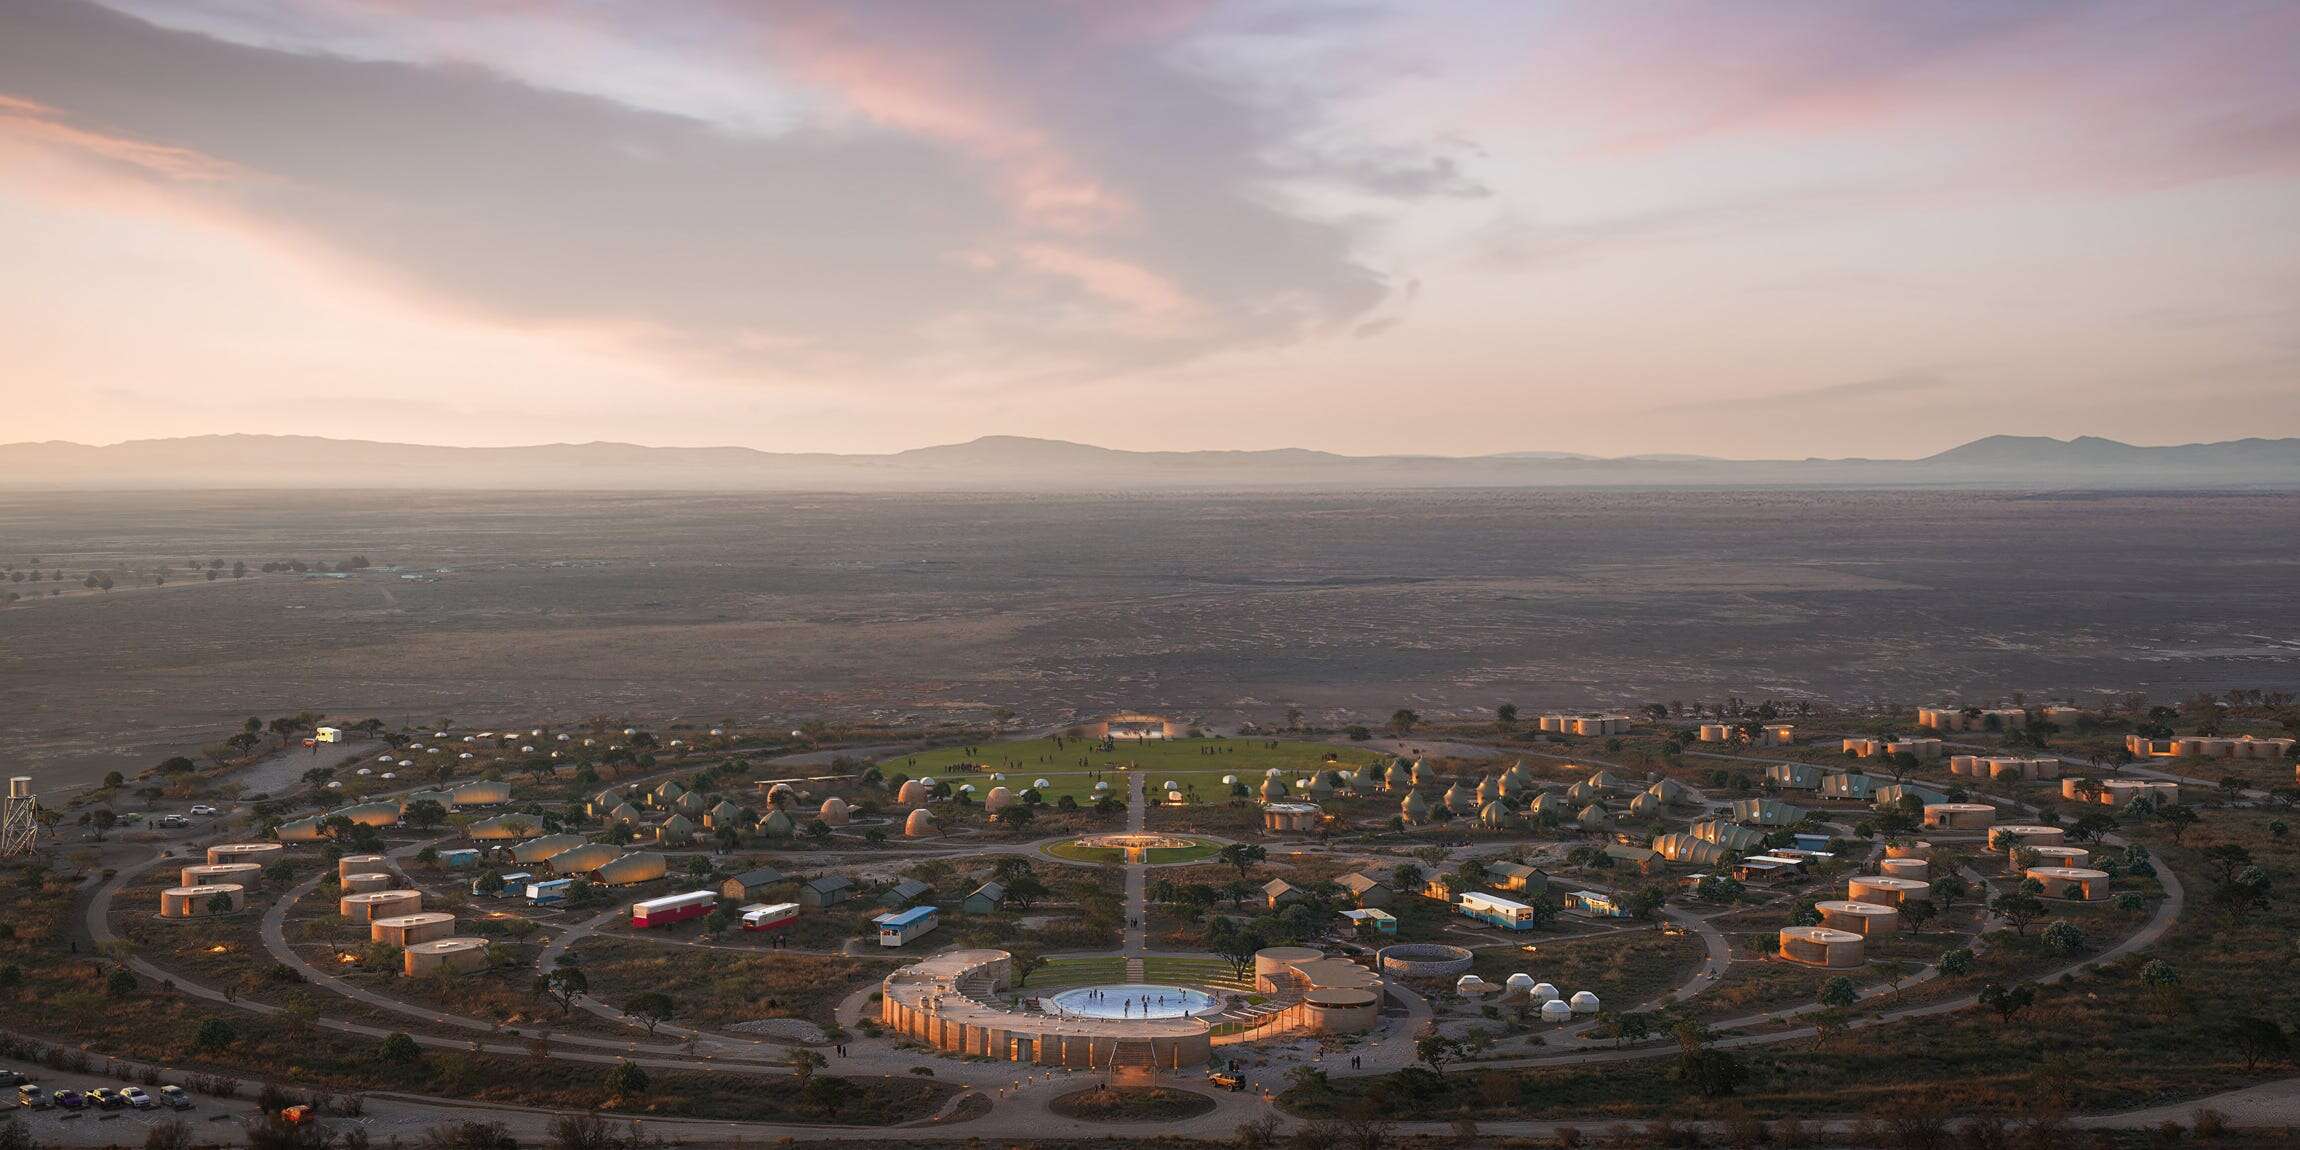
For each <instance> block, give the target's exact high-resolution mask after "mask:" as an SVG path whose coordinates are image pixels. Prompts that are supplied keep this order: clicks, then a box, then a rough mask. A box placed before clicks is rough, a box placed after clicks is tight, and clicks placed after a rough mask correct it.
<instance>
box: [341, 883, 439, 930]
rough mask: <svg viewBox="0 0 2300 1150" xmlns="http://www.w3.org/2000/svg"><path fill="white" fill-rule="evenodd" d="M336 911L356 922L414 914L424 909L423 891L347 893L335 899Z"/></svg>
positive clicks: (368, 921)
mask: <svg viewBox="0 0 2300 1150" xmlns="http://www.w3.org/2000/svg"><path fill="white" fill-rule="evenodd" d="M335 909H336V913H337V914H340V915H342V916H343V917H345V918H348V919H350V920H351V921H353V922H356V923H363V924H364V923H370V922H374V921H375V920H376V919H379V918H390V917H392V916H394V915H402V914H414V913H415V912H416V911H419V910H422V909H423V892H422V891H419V890H374V891H366V892H364V893H360V894H347V895H345V896H343V897H342V898H339V899H337V900H335Z"/></svg>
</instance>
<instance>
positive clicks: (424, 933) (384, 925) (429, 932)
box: [367, 910, 455, 949]
mask: <svg viewBox="0 0 2300 1150" xmlns="http://www.w3.org/2000/svg"><path fill="white" fill-rule="evenodd" d="M454 933H455V916H454V915H452V914H448V913H447V912H445V911H437V910H420V911H417V912H415V913H414V914H395V915H393V916H391V917H390V918H379V919H376V920H375V921H374V922H371V923H368V924H367V937H368V941H370V942H381V943H388V944H389V945H392V946H396V947H400V948H402V949H405V948H407V947H410V946H413V945H415V944H416V943H419V942H430V941H431V940H432V939H435V938H447V937H449V936H450V935H453V934H454Z"/></svg>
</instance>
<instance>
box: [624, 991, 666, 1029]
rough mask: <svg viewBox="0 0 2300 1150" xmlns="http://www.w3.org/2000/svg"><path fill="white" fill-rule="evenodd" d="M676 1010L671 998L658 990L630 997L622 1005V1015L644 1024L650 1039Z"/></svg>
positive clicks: (642, 992)
mask: <svg viewBox="0 0 2300 1150" xmlns="http://www.w3.org/2000/svg"><path fill="white" fill-rule="evenodd" d="M676 1009H677V1006H676V1005H675V1004H673V1003H672V1001H671V996H670V995H668V994H665V993H663V992H662V991H659V990H647V991H641V992H640V993H638V994H634V995H632V996H631V1000H630V1001H629V1002H626V1003H624V1004H623V1013H625V1014H627V1015H630V1016H631V1017H633V1018H636V1019H638V1020H639V1021H640V1022H641V1023H644V1024H645V1025H646V1027H647V1035H648V1037H650V1038H651V1037H653V1036H654V1034H655V1028H656V1027H658V1026H661V1025H662V1024H664V1023H666V1022H669V1021H670V1020H671V1015H672V1013H673V1012H674V1011H675V1010H676Z"/></svg>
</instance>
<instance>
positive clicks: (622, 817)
mask: <svg viewBox="0 0 2300 1150" xmlns="http://www.w3.org/2000/svg"><path fill="white" fill-rule="evenodd" d="M607 821H609V822H616V823H623V824H626V825H628V824H631V823H636V822H638V821H639V808H637V807H635V806H632V805H631V804H629V803H617V804H615V809H614V810H611V811H608V812H607Z"/></svg>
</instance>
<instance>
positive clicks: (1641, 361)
mask: <svg viewBox="0 0 2300 1150" xmlns="http://www.w3.org/2000/svg"><path fill="white" fill-rule="evenodd" d="M2295 60H2300V4H2293V3H2288V2H2280V0H2279V2H2266V3H2238V2H2225V3H2223V2H2216V0H2196V2H2172V0H2166V2H2162V3H2152V4H2133V3H2124V2H2118V0H2101V2H2086V3H2074V2H2072V3H2027V2H2020V0H1993V2H1990V3H1985V4H1962V3H1953V2H1928V3H1923V4H1908V3H1899V2H1878V3H1861V2H1855V0H1811V2H1800V0H1779V2H1774V3H1766V4H1738V3H1733V4H1728V3H1704V4H1675V3H1667V2H1652V3H1634V4H1621V3H1582V4H1554V3H1540V2H1530V0H1512V2H1497V3H1473V2H1457V0H1432V2H1422V3H1411V4H1403V3H1400V4H1381V3H1370V2H1365V0H1336V2H1299V3H1262V2H1247V3H1224V2H1195V0H1130V2H1128V3H1125V4H1108V3H1099V2H1089V0H1071V2H1064V0H1043V2H1039V3H1028V4H1025V3H996V2H986V0H932V2H926V0H921V2H914V3H906V2H902V0H878V2H874V3H870V4H843V3H828V2H782V0H746V2H736V0H725V2H711V0H679V2H673V3H662V2H656V3H636V2H634V3H611V2H605V0H594V2H582V3H574V2H566V0H270V2H266V0H0V349H4V350H5V354H0V441H22V440H44V439H66V440H74V441H78V442H84V443H110V442H117V441H121V440H126V439H140V438H153V437H165V436H179V435H197V434H209V433H231V432H252V433H278V434H317V435H334V436H342V437H347V438H366V439H385V440H397V441H407V442H422V443H439V444H455V445H508V444H528V443H544V442H584V441H591V440H614V441H622V442H636V443H648V444H661V445H718V444H740V445H746V446H751V447H757V448H762V449H767V450H788V451H801V450H804V451H853V452H875V451H888V450H899V449H903V448H909V447H916V446H921V445H926V444H934V443H948V442H955V441H960V440H965V439H970V438H973V437H975V436H978V435H986V434H1006V435H1033V436H1046V437H1052V438H1063V439H1072V440H1077V441H1081V442H1088V443H1096V444H1102V445H1105V446H1111V447H1123V448H1143V449H1188V448H1264V447H1281V446H1300V447H1314V448H1322V449H1326V450H1332V451H1342V452H1351V453H1361V454H1376V453H1431V454H1451V455H1466V454H1481V453H1487V452H1503V451H1577V452H1589V453H1594V454H1605V455H1617V454H1630V453H1640V452H1690V453H1698V454H1705V455H1715V456H1725V457H1735V458H1798V457H1804V456H1846V455H1862V456H1872V457H1902V456H1913V455H1921V454H1926V453H1929V452H1932V451H1936V450H1940V449H1943V448H1946V447H1950V446H1954V445H1955V444H1958V443H1961V442H1964V441H1966V440H1970V439H1974V438H1978V437H1980V436H1984V435H1990V434H1998V433H2009V434H2040V435H2056V436H2063V437H2066V436H2072V435H2079V434H2095V435H2106V436H2110V437H2113V438H2119V439H2124V440H2127V441H2130V442H2136V443H2178V442H2191V441H2202V440H2217V439H2228V438H2236V437H2240V436H2248V435H2271V436H2273V435H2300V67H2295V66H2294V64H2293V62H2294V61H2295Z"/></svg>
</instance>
